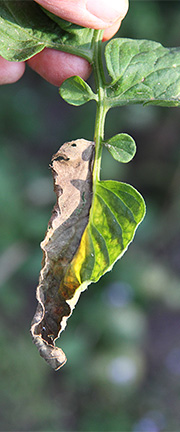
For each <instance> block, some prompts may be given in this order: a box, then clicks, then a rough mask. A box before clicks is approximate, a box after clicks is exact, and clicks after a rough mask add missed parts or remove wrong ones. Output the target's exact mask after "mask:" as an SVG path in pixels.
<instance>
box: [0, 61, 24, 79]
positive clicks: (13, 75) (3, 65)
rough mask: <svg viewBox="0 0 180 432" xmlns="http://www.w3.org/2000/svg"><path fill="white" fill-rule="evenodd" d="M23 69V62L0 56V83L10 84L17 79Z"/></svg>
mask: <svg viewBox="0 0 180 432" xmlns="http://www.w3.org/2000/svg"><path fill="white" fill-rule="evenodd" d="M24 71H25V63H24V62H10V61H8V60H5V59H4V58H3V57H1V56H0V84H1V85H2V84H11V83H15V82H16V81H18V80H19V79H20V78H21V77H22V75H23V73H24Z"/></svg>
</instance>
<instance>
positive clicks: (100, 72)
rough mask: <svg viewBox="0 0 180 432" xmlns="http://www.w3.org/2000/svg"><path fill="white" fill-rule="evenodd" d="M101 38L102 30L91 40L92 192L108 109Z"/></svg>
mask: <svg viewBox="0 0 180 432" xmlns="http://www.w3.org/2000/svg"><path fill="white" fill-rule="evenodd" d="M102 36H103V30H95V31H94V36H93V40H92V46H93V71H94V77H95V85H96V93H97V108H96V119H95V131H94V141H95V160H94V170H93V190H94V191H95V188H96V183H97V181H98V180H99V179H100V169H101V157H102V141H103V140H104V125H105V118H106V114H107V111H108V109H109V107H108V106H107V105H106V83H105V76H104V69H103V64H102Z"/></svg>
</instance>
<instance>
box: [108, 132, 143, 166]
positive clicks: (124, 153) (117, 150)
mask: <svg viewBox="0 0 180 432" xmlns="http://www.w3.org/2000/svg"><path fill="white" fill-rule="evenodd" d="M104 145H105V147H106V148H107V149H108V151H109V153H111V155H112V156H113V158H114V159H116V160H117V161H119V162H123V163H127V162H130V160H131V159H132V158H133V157H134V155H135V153H136V143H135V141H134V140H133V138H132V137H131V136H129V135H128V134H125V133H121V134H118V135H115V136H113V137H112V138H110V139H109V140H108V141H105V142H104Z"/></svg>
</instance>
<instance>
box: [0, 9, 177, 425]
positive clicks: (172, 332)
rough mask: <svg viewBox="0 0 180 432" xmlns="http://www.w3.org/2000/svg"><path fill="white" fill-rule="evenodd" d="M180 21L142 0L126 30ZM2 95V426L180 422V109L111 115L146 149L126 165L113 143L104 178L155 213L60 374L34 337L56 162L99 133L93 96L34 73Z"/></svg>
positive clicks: (82, 310) (100, 292)
mask: <svg viewBox="0 0 180 432" xmlns="http://www.w3.org/2000/svg"><path fill="white" fill-rule="evenodd" d="M179 20H180V9H179V4H178V2H168V1H166V2H162V1H159V2H158V1H154V2H153V1H150V2H136V1H132V2H131V6H130V12H129V14H128V16H127V18H126V19H125V21H124V23H123V24H122V28H121V31H120V33H119V35H120V36H122V37H132V38H133V37H134V38H138V37H139V38H143V39H144V38H146V39H148V38H149V39H152V40H156V41H157V42H161V43H162V44H163V45H165V46H176V45H179V41H180V31H179ZM0 101H1V103H0V140H1V148H0V166H1V167H0V180H1V181H0V203H1V204H0V205H1V213H0V218H1V225H0V226H1V236H0V239H1V240H0V250H1V258H0V329H1V330H0V347H1V348H0V349H1V361H0V381H1V385H0V400H1V404H0V419H1V424H0V428H1V430H2V431H13V432H14V431H24V432H25V431H43V432H44V431H52V432H53V431H62V432H65V431H68V432H69V431H73V432H75V431H77V430H78V431H82V432H84V431H91V432H96V431H98V432H99V431H103V432H104V431H108V432H112V431H113V432H115V431H117V432H131V431H132V432H166V431H170V430H171V431H173V432H174V431H177V430H179V424H180V401H179V391H180V192H179V184H180V151H179V141H180V125H179V115H180V111H179V109H178V108H159V107H145V108H142V107H139V106H135V107H134V106H133V107H126V108H117V109H116V108H115V109H113V110H111V112H110V114H109V115H108V118H107V127H106V136H107V138H108V137H111V136H112V135H113V134H115V133H119V132H127V133H129V134H130V135H132V136H133V138H134V139H135V140H136V143H137V148H138V151H137V154H136V156H135V158H134V159H133V161H132V162H130V163H129V164H127V165H124V164H123V165H122V164H121V165H120V164H119V163H118V162H116V161H114V160H113V158H111V157H110V155H109V153H108V151H107V150H106V149H104V156H103V169H102V179H107V178H113V179H115V180H120V181H125V182H126V181H127V182H129V183H131V184H132V185H133V186H134V187H136V188H137V189H138V190H140V192H141V193H142V194H143V196H144V197H145V200H146V202H147V215H146V218H145V220H144V222H143V224H142V225H141V227H140V228H139V230H138V232H137V235H136V238H135V241H134V242H133V244H132V245H131V246H130V248H129V250H128V252H127V253H126V254H125V255H124V257H123V258H122V260H121V261H120V262H118V263H117V264H116V265H115V267H114V269H113V272H112V273H109V274H107V275H106V276H104V277H103V279H102V281H101V280H100V282H99V283H98V284H96V285H91V286H90V288H89V290H88V291H86V292H85V293H83V294H82V296H81V299H80V302H79V304H78V307H77V308H76V313H75V314H74V315H73V316H72V318H71V320H70V321H69V323H68V327H67V329H66V331H65V332H64V334H62V336H61V346H62V348H63V350H64V351H65V352H66V354H67V357H68V363H67V365H66V366H65V367H64V369H63V370H62V371H60V372H59V373H55V372H53V371H52V370H51V369H50V368H49V367H48V366H46V364H45V362H44V361H43V360H42V359H41V358H40V357H39V356H38V353H37V351H36V348H35V347H34V346H33V344H32V342H31V338H30V336H29V326H30V321H31V318H32V316H33V313H34V310H35V307H36V301H35V287H36V285H37V280H38V272H39V268H40V263H41V251H40V248H39V246H38V245H39V243H40V241H41V240H42V239H43V237H44V232H45V229H46V226H47V222H48V220H49V215H50V212H51V208H52V206H53V204H54V200H55V195H54V194H52V187H53V185H52V179H51V173H50V170H49V169H48V164H49V161H50V158H51V155H52V154H53V153H55V152H56V150H57V149H58V148H59V146H60V144H62V143H63V142H65V141H67V140H71V139H76V138H80V137H84V138H86V139H92V130H93V123H94V106H93V105H94V104H93V103H92V104H91V103H89V104H87V106H85V107H79V108H74V107H70V106H68V105H67V104H65V102H63V101H61V100H60V98H59V96H58V91H57V89H56V88H53V86H51V85H49V84H47V83H45V82H44V81H43V80H42V79H41V78H40V77H38V76H36V75H35V73H33V72H31V71H27V73H26V75H25V76H24V77H23V78H22V79H21V81H20V82H18V83H17V84H14V85H11V86H4V87H1V89H0ZM82 119H83V121H82ZM89 119H92V121H90V120H89Z"/></svg>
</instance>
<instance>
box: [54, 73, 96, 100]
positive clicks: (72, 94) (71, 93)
mask: <svg viewBox="0 0 180 432" xmlns="http://www.w3.org/2000/svg"><path fill="white" fill-rule="evenodd" d="M59 93H60V95H61V97H62V98H63V99H64V100H65V101H66V102H68V103H69V104H71V105H76V106H78V105H83V104H85V103H86V102H89V101H90V100H92V99H95V100H96V99H97V97H96V95H95V94H94V93H93V91H92V90H91V87H90V86H89V85H88V84H87V83H86V82H85V81H84V80H83V79H82V78H80V77H79V76H74V77H70V78H68V79H67V80H65V81H64V82H63V84H62V85H61V87H60V89H59Z"/></svg>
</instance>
